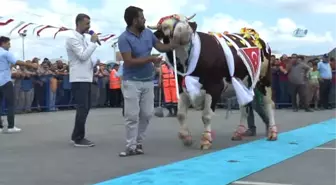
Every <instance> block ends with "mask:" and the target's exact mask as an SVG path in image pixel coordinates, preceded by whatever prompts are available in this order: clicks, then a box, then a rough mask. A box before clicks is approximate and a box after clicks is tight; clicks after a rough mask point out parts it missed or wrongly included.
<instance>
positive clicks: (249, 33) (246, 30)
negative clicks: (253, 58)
mask: <svg viewBox="0 0 336 185" xmlns="http://www.w3.org/2000/svg"><path fill="white" fill-rule="evenodd" d="M240 33H241V34H243V35H244V36H243V37H244V38H246V39H251V36H253V37H254V40H252V42H253V43H254V44H255V45H256V46H257V47H258V48H259V49H262V45H261V43H260V41H259V39H260V37H259V33H257V32H256V31H255V30H254V29H253V28H246V27H244V28H241V29H240Z"/></svg>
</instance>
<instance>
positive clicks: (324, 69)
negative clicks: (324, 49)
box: [317, 54, 332, 109]
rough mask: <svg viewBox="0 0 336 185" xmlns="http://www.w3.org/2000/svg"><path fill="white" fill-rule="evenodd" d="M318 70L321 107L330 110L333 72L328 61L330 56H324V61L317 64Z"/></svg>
mask: <svg viewBox="0 0 336 185" xmlns="http://www.w3.org/2000/svg"><path fill="white" fill-rule="evenodd" d="M317 70H318V71H319V72H320V77H321V80H320V102H321V106H322V107H323V108H325V109H329V108H330V107H329V92H330V90H331V79H332V72H331V66H330V63H329V60H328V55H327V54H325V55H323V60H322V61H321V62H319V63H318V64H317Z"/></svg>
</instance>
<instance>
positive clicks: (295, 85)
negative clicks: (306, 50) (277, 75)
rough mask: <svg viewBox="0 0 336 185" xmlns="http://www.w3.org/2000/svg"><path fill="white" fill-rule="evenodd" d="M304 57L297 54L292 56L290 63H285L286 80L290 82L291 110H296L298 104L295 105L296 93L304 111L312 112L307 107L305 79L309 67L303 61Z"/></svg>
mask: <svg viewBox="0 0 336 185" xmlns="http://www.w3.org/2000/svg"><path fill="white" fill-rule="evenodd" d="M303 60H304V57H302V56H299V57H296V56H292V61H291V64H290V65H287V69H286V70H287V71H288V80H289V82H290V84H291V90H292V106H293V111H294V112H297V111H298V105H297V99H296V98H297V94H299V97H300V101H301V102H302V104H303V106H304V109H305V110H306V112H312V110H311V109H310V108H309V105H308V101H307V93H306V89H307V84H306V83H307V81H306V76H307V73H308V72H309V70H310V67H309V66H308V65H307V64H305V63H303Z"/></svg>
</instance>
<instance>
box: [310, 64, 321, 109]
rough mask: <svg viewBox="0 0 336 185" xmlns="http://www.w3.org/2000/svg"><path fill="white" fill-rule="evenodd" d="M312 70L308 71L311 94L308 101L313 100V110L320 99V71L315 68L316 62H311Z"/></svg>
mask: <svg viewBox="0 0 336 185" xmlns="http://www.w3.org/2000/svg"><path fill="white" fill-rule="evenodd" d="M312 66H313V70H312V71H310V72H309V87H310V89H309V91H310V92H309V93H310V94H311V96H310V97H309V101H308V102H309V103H310V102H311V101H313V102H314V108H315V110H317V109H318V102H319V99H320V95H319V92H320V85H319V79H320V72H319V71H318V70H317V63H315V62H313V63H312Z"/></svg>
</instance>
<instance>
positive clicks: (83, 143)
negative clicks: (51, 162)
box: [73, 138, 95, 147]
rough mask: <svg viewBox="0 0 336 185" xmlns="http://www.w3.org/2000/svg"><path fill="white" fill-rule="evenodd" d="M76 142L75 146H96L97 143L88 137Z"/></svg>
mask: <svg viewBox="0 0 336 185" xmlns="http://www.w3.org/2000/svg"><path fill="white" fill-rule="evenodd" d="M73 142H74V146H76V147H93V146H95V144H94V143H93V142H91V141H89V140H87V139H85V138H84V139H82V140H79V141H73Z"/></svg>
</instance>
